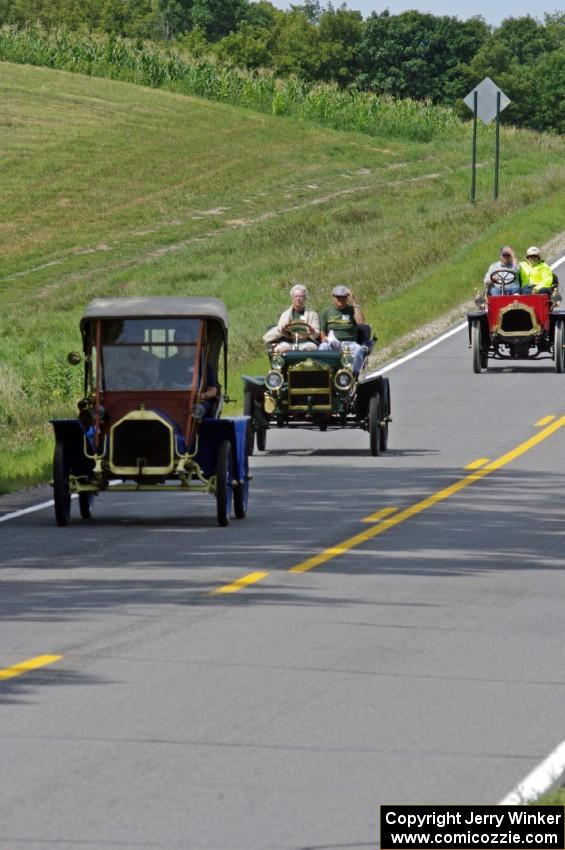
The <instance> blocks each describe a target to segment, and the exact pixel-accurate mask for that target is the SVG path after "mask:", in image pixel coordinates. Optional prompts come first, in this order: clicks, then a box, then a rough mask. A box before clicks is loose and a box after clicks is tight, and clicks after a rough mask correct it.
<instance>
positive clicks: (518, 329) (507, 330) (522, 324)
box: [498, 307, 540, 336]
mask: <svg viewBox="0 0 565 850" xmlns="http://www.w3.org/2000/svg"><path fill="white" fill-rule="evenodd" d="M539 330H540V328H539V325H538V324H537V322H536V321H535V318H534V315H532V310H531V308H530V309H524V308H522V307H514V308H512V309H507V310H505V311H502V310H501V313H500V325H499V328H498V332H499V333H500V334H502V335H504V336H525V335H529V334H535V333H539Z"/></svg>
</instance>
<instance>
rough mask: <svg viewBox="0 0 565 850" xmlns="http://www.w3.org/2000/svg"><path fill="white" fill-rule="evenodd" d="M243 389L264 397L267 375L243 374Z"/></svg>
mask: <svg viewBox="0 0 565 850" xmlns="http://www.w3.org/2000/svg"><path fill="white" fill-rule="evenodd" d="M241 380H242V381H243V389H244V391H245V392H247V391H249V392H252V393H253V395H254V396H259V397H261V398H262V397H263V396H264V395H265V376H264V375H242V376H241Z"/></svg>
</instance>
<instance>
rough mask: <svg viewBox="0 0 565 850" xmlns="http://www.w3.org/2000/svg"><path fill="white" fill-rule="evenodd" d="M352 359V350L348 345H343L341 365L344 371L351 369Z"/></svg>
mask: <svg viewBox="0 0 565 850" xmlns="http://www.w3.org/2000/svg"><path fill="white" fill-rule="evenodd" d="M353 359H354V358H353V351H352V349H351V348H350V347H349V346H348V345H345V344H343V345H342V355H341V365H342V366H344V367H345V368H346V369H351V367H352V366H353Z"/></svg>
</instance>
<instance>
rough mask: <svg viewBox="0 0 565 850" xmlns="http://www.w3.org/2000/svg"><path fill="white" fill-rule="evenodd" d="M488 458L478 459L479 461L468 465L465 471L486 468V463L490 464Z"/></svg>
mask: <svg viewBox="0 0 565 850" xmlns="http://www.w3.org/2000/svg"><path fill="white" fill-rule="evenodd" d="M488 461H489V459H488V457H478V458H477V460H473V461H471V463H468V464H467V466H466V467H465V469H479V468H480V467H481V466H484V465H485V463H488Z"/></svg>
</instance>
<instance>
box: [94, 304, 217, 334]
mask: <svg viewBox="0 0 565 850" xmlns="http://www.w3.org/2000/svg"><path fill="white" fill-rule="evenodd" d="M162 316H166V317H171V318H183V319H188V318H191V319H213V320H215V321H216V322H220V323H221V325H222V328H223V330H224V332H225V331H226V330H227V328H228V311H227V310H226V306H225V304H224V303H223V301H220V299H219V298H206V297H198V298H196V297H188V296H187V297H172V296H157V297H140V298H96V299H95V300H94V301H91V302H90V304H88V305H87V307H86V309H85V311H84V315H83V317H82V319H81V322H80V325H81V328H84V326H85V324H87V323H88V322H90V321H92V320H93V319H141V318H159V317H162Z"/></svg>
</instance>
